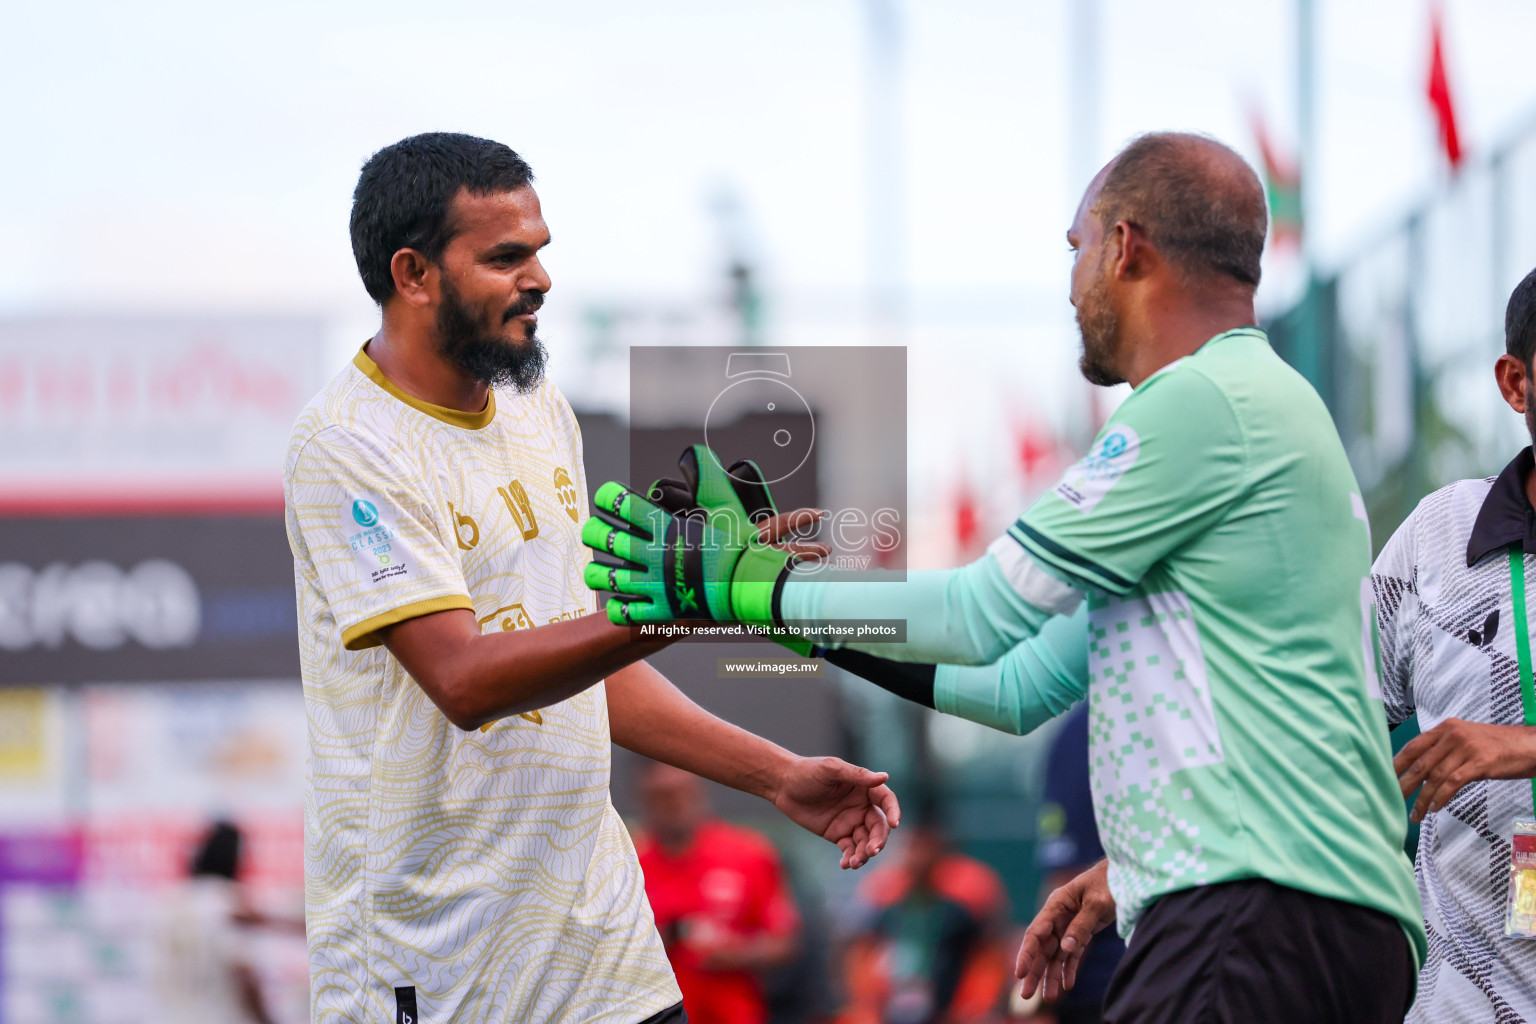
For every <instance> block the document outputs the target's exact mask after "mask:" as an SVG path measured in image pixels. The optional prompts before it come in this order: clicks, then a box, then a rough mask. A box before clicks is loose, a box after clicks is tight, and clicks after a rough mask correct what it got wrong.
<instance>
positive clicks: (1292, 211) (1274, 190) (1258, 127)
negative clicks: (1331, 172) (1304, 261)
mask: <svg viewBox="0 0 1536 1024" xmlns="http://www.w3.org/2000/svg"><path fill="white" fill-rule="evenodd" d="M1248 119H1249V122H1250V123H1251V124H1252V126H1253V136H1254V138H1255V140H1257V142H1258V144H1259V155H1260V156H1261V157H1263V159H1264V186H1265V191H1266V192H1267V193H1268V194H1269V216H1270V232H1271V234H1272V237H1273V238H1274V240H1275V245H1276V246H1277V247H1278V246H1289V247H1291V248H1298V247H1300V245H1301V231H1302V221H1301V168H1300V167H1298V166H1297V164H1296V161H1295V160H1293V159H1291V158H1290V157H1288V156H1286V155H1285V154H1284V153H1282V152H1281V150H1280V147H1279V146H1277V145H1275V140H1274V138H1273V137H1271V136H1270V134H1269V126H1268V125H1267V124H1266V123H1265V121H1264V114H1263V112H1262V111H1260V110H1259V108H1258V107H1257V106H1255V107H1254V108H1253V109H1252V110H1251V111H1250V112H1249V116H1248Z"/></svg>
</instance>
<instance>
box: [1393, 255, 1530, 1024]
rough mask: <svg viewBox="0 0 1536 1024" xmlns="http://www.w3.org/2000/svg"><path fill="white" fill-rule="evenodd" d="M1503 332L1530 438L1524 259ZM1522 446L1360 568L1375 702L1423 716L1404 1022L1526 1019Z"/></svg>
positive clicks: (1505, 377) (1497, 369)
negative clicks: (1413, 946) (1517, 872)
mask: <svg viewBox="0 0 1536 1024" xmlns="http://www.w3.org/2000/svg"><path fill="white" fill-rule="evenodd" d="M1504 348H1505V354H1504V355H1502V356H1500V357H1499V359H1498V361H1497V362H1496V363H1495V364H1494V374H1495V379H1496V382H1497V384H1498V388H1499V391H1500V393H1501V394H1502V395H1503V397H1504V401H1505V402H1507V403H1508V404H1509V407H1510V408H1511V409H1513V410H1514V411H1515V412H1517V413H1520V414H1522V415H1523V416H1524V418H1525V422H1526V429H1527V431H1528V433H1529V434H1530V437H1531V440H1532V441H1533V442H1536V374H1533V372H1532V371H1533V366H1532V363H1533V358H1532V357H1533V355H1536V271H1532V272H1531V273H1530V274H1527V275H1526V277H1525V279H1524V280H1523V281H1521V282H1520V284H1519V285H1518V286H1517V287H1516V288H1515V290H1514V293H1513V294H1512V295H1511V296H1510V298H1509V303H1508V305H1507V307H1506V309H1505V315H1504ZM1531 452H1532V448H1531V447H1529V446H1527V447H1526V448H1525V449H1524V450H1522V451H1521V452H1520V453H1519V454H1518V455H1516V456H1515V457H1514V458H1513V459H1512V460H1511V461H1510V462H1509V464H1508V465H1507V466H1505V467H1504V470H1503V472H1501V473H1500V474H1499V475H1498V476H1497V477H1494V478H1490V479H1484V480H1460V481H1457V482H1456V483H1453V484H1450V485H1448V486H1446V487H1442V488H1440V489H1439V490H1438V491H1435V492H1434V493H1433V494H1431V495H1429V496H1428V497H1426V498H1425V499H1424V500H1423V501H1421V502H1419V505H1418V507H1417V508H1415V509H1414V511H1413V513H1412V514H1411V515H1410V516H1409V517H1408V519H1407V520H1405V521H1404V522H1403V524H1402V525H1401V526H1399V527H1398V528H1397V530H1396V532H1394V533H1393V534H1392V537H1391V539H1389V540H1388V541H1387V543H1386V546H1385V547H1383V548H1382V551H1381V555H1380V556H1379V557H1377V559H1376V564H1375V565H1374V566H1373V567H1372V570H1371V573H1372V575H1371V579H1372V583H1373V585H1374V587H1375V592H1376V623H1377V626H1378V630H1377V631H1378V633H1379V635H1380V639H1381V664H1382V674H1381V692H1382V696H1383V698H1384V700H1385V702H1386V710H1387V718H1388V720H1389V721H1390V722H1391V723H1392V724H1394V725H1396V724H1397V723H1399V722H1402V721H1404V720H1405V719H1407V718H1408V717H1409V716H1410V715H1413V714H1415V713H1417V715H1418V717H1419V726H1420V728H1421V729H1422V730H1423V732H1422V733H1421V734H1420V735H1419V736H1417V737H1415V738H1414V739H1413V740H1411V741H1409V742H1408V744H1407V745H1405V746H1404V747H1403V749H1402V750H1401V751H1399V752H1398V755H1397V759H1396V767H1397V770H1398V772H1399V776H1400V779H1399V781H1400V784H1401V786H1402V791H1403V795H1404V796H1405V797H1407V796H1409V795H1410V794H1412V793H1413V792H1414V790H1415V789H1418V790H1419V794H1418V798H1417V800H1416V801H1415V803H1414V807H1413V811H1412V819H1413V820H1414V821H1416V822H1420V823H1422V826H1423V832H1422V835H1421V836H1420V840H1419V848H1418V851H1417V855H1416V857H1415V858H1414V868H1415V874H1416V876H1417V879H1418V885H1419V895H1420V897H1421V898H1422V899H1423V901H1424V918H1425V925H1426V927H1427V929H1428V932H1429V958H1428V959H1427V960H1426V961H1425V962H1424V967H1423V970H1422V971H1421V972H1420V974H1419V996H1418V999H1417V1001H1416V1002H1415V1003H1414V1006H1413V1011H1412V1012H1411V1013H1410V1014H1409V1016H1408V1019H1409V1021H1412V1022H1414V1024H1420V1022H1422V1024H1440V1022H1444V1021H1483V1020H1497V1021H1506V1020H1511V1021H1512V1020H1522V1021H1536V941H1532V940H1531V939H1529V938H1519V937H1512V936H1509V935H1506V934H1505V919H1506V910H1507V904H1508V901H1509V898H1510V884H1509V866H1510V853H1511V851H1510V840H1511V826H1512V823H1513V822H1514V821H1515V820H1517V819H1525V820H1527V821H1529V820H1536V806H1533V801H1536V792H1533V787H1532V785H1531V783H1530V782H1529V781H1528V780H1530V779H1531V777H1532V776H1536V728H1531V727H1530V724H1529V723H1531V722H1533V721H1536V694H1531V693H1522V689H1523V686H1522V681H1521V676H1522V674H1528V673H1529V672H1530V669H1529V668H1528V667H1526V666H1522V665H1521V664H1520V660H1521V650H1520V648H1521V644H1520V643H1519V635H1520V633H1521V632H1522V627H1523V628H1524V630H1526V631H1528V630H1529V621H1530V620H1529V615H1530V611H1529V609H1530V604H1529V603H1528V602H1517V601H1515V600H1514V582H1515V580H1516V576H1515V575H1514V573H1515V572H1517V571H1518V572H1519V573H1520V579H1521V580H1522V581H1524V580H1525V579H1526V578H1528V577H1530V576H1531V565H1532V556H1533V555H1536V473H1533V472H1532V467H1533V465H1536V462H1533V459H1532V454H1531ZM1526 589H1530V588H1529V587H1527V588H1526ZM1522 603H1524V605H1525V607H1524V612H1525V616H1524V620H1523V621H1522V619H1521V617H1520V612H1521V610H1522V609H1521V604H1522ZM1526 648H1527V650H1528V649H1529V645H1528V644H1527V645H1526ZM1526 660H1527V662H1528V661H1529V657H1528V656H1527V658H1526ZM1523 705H1525V706H1523ZM1421 786H1422V788H1420V787H1421Z"/></svg>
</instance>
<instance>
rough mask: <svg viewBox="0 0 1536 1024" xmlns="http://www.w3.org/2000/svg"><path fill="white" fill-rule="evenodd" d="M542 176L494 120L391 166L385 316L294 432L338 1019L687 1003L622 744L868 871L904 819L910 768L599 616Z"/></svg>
mask: <svg viewBox="0 0 1536 1024" xmlns="http://www.w3.org/2000/svg"><path fill="white" fill-rule="evenodd" d="M531 182H532V173H531V172H530V170H529V168H528V165H527V164H526V163H525V162H524V161H523V160H522V159H521V158H520V157H518V155H517V154H516V153H514V152H513V151H512V150H510V149H508V148H507V147H506V146H503V145H501V144H499V143H495V142H490V141H487V140H484V139H477V138H474V137H471V136H467V135H454V134H444V133H434V134H428V135H418V136H415V137H413V138H409V139H405V140H403V141H402V142H399V143H397V144H395V145H393V146H390V147H387V148H386V149H383V150H381V151H380V152H378V153H377V154H375V155H374V156H373V157H372V158H371V159H370V160H369V161H368V163H367V164H366V166H365V167H364V168H363V171H362V175H361V177H360V179H359V181H358V185H357V189H356V192H355V195H354V200H353V208H352V223H351V227H352V245H353V253H354V255H355V257H356V259H357V264H358V269H359V271H360V273H361V275H362V278H363V282H364V285H365V286H366V287H367V289H368V292H369V294H370V295H371V296H372V297H373V298H374V299H375V300H376V301H377V302H378V303H379V305H380V306H381V308H382V311H383V325H382V328H381V329H380V331H379V332H378V333H377V334H376V335H374V337H373V338H372V339H370V340H369V341H368V342H367V343H366V344H365V345H364V346H363V348H362V350H361V351H359V352H358V354H357V356H356V357H355V359H354V360H353V362H352V365H350V366H348V367H347V369H346V370H344V371H343V372H342V373H341V374H340V375H338V376H337V377H336V378H335V379H334V380H333V381H332V382H331V383H330V384H329V385H327V386H326V388H325V389H324V390H323V391H321V393H320V394H319V395H317V396H316V397H315V399H314V400H313V401H312V402H311V403H310V404H309V406H308V407H307V408H306V409H305V410H304V412H303V413H302V414H301V415H300V418H299V421H298V423H297V424H296V425H295V428H294V431H293V435H292V439H291V441H290V445H289V450H288V457H287V462H286V466H285V472H284V482H285V491H286V498H287V521H288V534H289V542H290V544H291V546H292V548H293V553H294V563H295V574H296V577H297V590H298V605H299V639H300V647H301V652H302V672H303V678H304V688H305V697H306V707H307V710H308V717H309V743H310V756H309V784H308V791H307V797H306V827H305V839H306V850H305V869H306V880H307V913H308V932H309V947H310V965H311V967H310V970H311V982H312V1016H313V1019H314V1020H315V1021H317V1022H322V1024H337V1022H342V1021H348V1022H357V1024H362V1022H365V1021H366V1022H369V1024H373V1022H378V1021H385V1020H394V1021H396V1022H397V1024H415V1022H416V1021H421V1022H422V1024H441V1022H446V1021H475V1022H486V1021H519V1022H521V1021H540V1022H546V1021H547V1022H572V1024H575V1022H587V1021H594V1022H595V1021H605V1022H606V1021H612V1022H614V1024H632V1022H636V1021H654V1022H658V1024H659V1022H666V1024H675V1022H681V1021H684V1020H686V1017H685V1015H684V1013H683V1011H682V1006H681V995H680V993H679V992H678V988H677V984H676V982H675V981H674V979H673V977H672V972H671V969H670V967H669V966H668V964H667V958H666V954H665V952H664V951H663V949H662V945H661V941H660V938H659V936H658V935H657V933H656V928H655V925H654V923H653V921H652V917H651V911H650V907H649V905H648V904H647V903H646V899H645V893H644V889H643V887H642V880H641V875H640V869H639V865H638V863H637V861H636V858H635V852H634V848H633V846H632V845H631V844H630V840H629V837H628V834H627V833H626V832H625V830H624V827H623V824H622V823H621V822H620V821H619V818H618V816H617V814H616V813H615V812H614V809H613V805H612V803H611V802H610V800H609V795H608V771H609V740H610V735H611V738H612V740H613V742H616V743H619V744H621V745H622V746H625V747H627V748H629V749H631V750H634V751H636V752H638V753H640V754H643V755H646V756H648V757H651V758H655V759H656V760H659V761H664V762H666V763H669V764H672V765H675V766H677V767H679V768H683V769H685V770H687V771H691V772H695V773H697V774H700V775H703V776H705V777H708V778H711V779H714V780H715V781H718V782H721V783H724V784H726V785H730V786H734V787H736V788H738V789H742V790H745V791H747V792H751V793H756V794H758V795H760V796H762V797H764V798H765V799H768V800H770V801H771V802H772V803H773V804H774V806H776V807H777V808H778V809H779V810H780V811H782V812H783V813H784V814H786V815H787V816H788V817H790V818H791V819H792V820H794V821H795V822H797V823H798V824H800V825H802V826H804V827H805V828H807V829H809V830H810V831H812V832H815V833H817V834H818V835H821V836H823V837H824V838H826V839H828V840H830V841H832V842H834V843H836V844H837V845H838V846H839V847H840V848H841V850H842V864H843V866H844V867H849V868H856V867H859V866H860V865H862V864H863V863H864V862H865V861H866V860H867V859H868V858H869V857H871V856H873V855H874V854H876V853H877V852H879V850H880V848H881V847H882V846H883V845H884V843H885V841H886V837H887V834H888V830H889V827H890V826H891V825H894V824H896V821H897V818H898V815H899V808H898V806H897V804H896V800H895V797H894V796H893V795H892V794H891V792H890V790H889V789H887V788H886V786H885V785H884V782H885V776H884V775H883V774H877V773H875V772H871V771H868V770H866V769H863V768H859V767H856V766H854V765H850V764H847V763H845V762H842V761H839V760H837V759H836V758H818V759H811V758H800V757H797V756H795V755H793V754H791V753H790V752H789V751H786V750H784V749H782V748H780V747H777V746H775V745H774V744H772V743H769V742H768V741H766V740H764V739H762V738H760V737H757V736H754V735H752V734H751V733H748V732H745V731H743V730H741V729H738V728H736V727H734V726H732V725H729V724H727V723H725V722H723V721H720V720H719V719H716V718H714V717H713V716H711V715H709V714H708V713H706V712H705V711H703V710H702V709H700V708H699V707H698V706H696V705H694V704H693V703H692V702H691V701H689V700H688V699H687V698H686V697H684V696H683V695H682V694H681V693H680V692H678V691H677V690H676V689H675V688H674V687H673V686H672V685H671V684H670V683H669V682H668V681H667V680H666V679H664V678H663V677H662V676H661V675H659V674H658V673H657V672H656V671H655V670H653V669H651V668H650V667H649V666H647V665H646V664H645V663H644V662H643V661H639V660H637V659H639V658H641V657H643V656H644V655H645V654H647V653H651V652H653V651H655V650H657V649H658V648H659V647H660V646H663V645H662V644H659V643H640V642H637V641H635V640H633V639H632V638H631V636H630V631H629V630H628V629H625V628H621V627H617V626H614V625H612V624H610V623H609V622H608V621H607V620H606V619H605V618H604V617H603V616H601V615H589V614H587V613H588V612H590V611H592V610H593V604H592V596H591V593H590V592H589V591H588V590H587V588H586V586H585V584H584V583H583V580H582V572H583V569H584V568H585V566H586V564H587V561H588V553H587V550H586V548H584V547H583V546H582V544H581V541H580V537H579V532H578V531H579V522H580V520H581V519H582V518H584V516H585V508H584V506H585V501H584V496H585V494H586V479H585V473H584V472H583V467H582V451H581V436H580V432H579V429H578V427H577V424H576V420H575V417H574V416H573V415H572V413H571V409H570V406H569V405H568V404H567V403H566V401H565V399H564V398H563V397H562V396H561V395H560V393H559V391H558V390H556V388H555V387H554V385H553V384H551V383H549V382H547V381H545V380H544V377H543V366H544V357H545V353H544V349H543V347H542V345H541V343H540V342H539V340H538V339H537V337H536V327H537V322H538V310H539V307H540V306H541V304H542V303H543V300H544V295H545V293H546V292H548V291H549V288H550V279H549V276H548V274H547V273H546V272H545V270H544V267H543V265H542V264H541V263H540V259H539V252H540V250H541V249H542V248H543V247H544V246H545V245H547V244H548V243H549V230H548V228H547V227H546V225H545V223H544V219H543V216H542V213H541V210H540V206H539V199H538V196H537V195H536V194H535V192H534V190H533V188H532V184H531ZM790 519H792V517H781V519H780V521H778V522H775V523H770V524H769V525H768V526H767V527H766V528H767V529H769V530H770V531H773V530H780V531H782V530H783V529H787V527H788V525H789V521H790ZM610 723H611V732H610Z"/></svg>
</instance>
